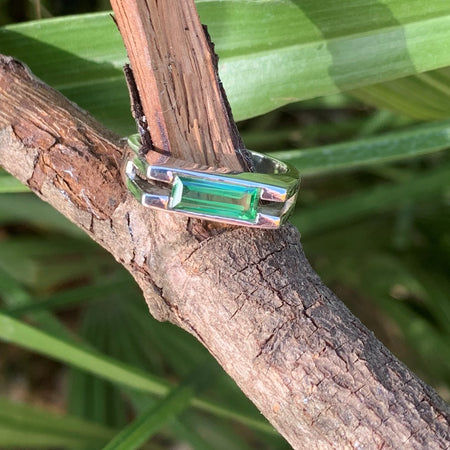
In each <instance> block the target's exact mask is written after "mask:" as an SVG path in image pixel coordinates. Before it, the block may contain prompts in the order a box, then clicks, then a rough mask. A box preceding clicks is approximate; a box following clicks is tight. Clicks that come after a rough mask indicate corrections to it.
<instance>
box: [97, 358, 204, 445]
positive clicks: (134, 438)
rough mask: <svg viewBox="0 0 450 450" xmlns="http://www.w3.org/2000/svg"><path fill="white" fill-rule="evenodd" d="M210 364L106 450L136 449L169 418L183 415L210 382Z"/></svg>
mask: <svg viewBox="0 0 450 450" xmlns="http://www.w3.org/2000/svg"><path fill="white" fill-rule="evenodd" d="M208 366H209V364H204V365H202V366H200V367H199V368H197V369H196V370H194V372H193V373H192V374H191V375H190V376H189V377H188V378H187V379H186V380H185V381H184V382H182V383H181V384H180V385H179V386H177V387H176V388H174V389H172V390H171V391H170V392H169V394H168V395H167V396H166V397H164V398H163V399H161V400H160V401H159V402H158V403H157V404H156V405H155V406H151V407H150V408H149V409H148V410H147V411H146V412H144V413H143V414H142V415H141V416H140V417H138V418H137V419H136V420H135V421H134V422H133V423H131V424H130V425H128V426H127V427H126V428H124V429H123V430H122V431H121V432H120V433H119V434H118V435H117V436H116V437H115V438H114V439H113V440H112V441H111V442H110V443H109V444H108V445H106V446H105V447H104V450H134V449H138V448H141V445H142V444H144V443H145V442H146V441H148V440H149V439H150V438H151V437H152V436H153V435H154V434H155V433H156V432H158V431H159V429H160V428H161V427H162V426H163V425H165V423H166V422H168V421H169V420H170V419H172V418H174V417H175V416H176V415H178V414H179V413H181V412H182V411H183V410H184V409H186V407H187V406H188V404H189V401H190V400H191V399H192V397H193V396H194V394H195V393H196V392H198V391H199V390H200V389H201V388H203V387H204V385H205V384H206V382H207V381H208V375H210V370H209V368H208Z"/></svg>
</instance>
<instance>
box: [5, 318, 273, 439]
mask: <svg viewBox="0 0 450 450" xmlns="http://www.w3.org/2000/svg"><path fill="white" fill-rule="evenodd" d="M0 340H3V341H6V342H9V343H12V344H16V345H19V346H21V347H23V348H26V349H28V350H32V351H35V352H37V353H40V354H42V355H46V356H48V357H51V358H54V359H56V360H58V361H61V362H64V363H66V364H70V365H72V366H74V367H79V368H80V369H82V370H85V371H87V372H90V373H93V374H96V375H98V376H100V377H102V378H104V379H107V380H110V381H113V382H115V383H119V384H121V385H123V386H126V387H129V388H131V389H137V390H140V391H144V392H148V393H151V394H154V395H158V396H162V395H166V394H167V393H168V391H169V388H170V385H169V384H168V383H167V382H166V381H165V380H162V379H160V378H158V377H155V376H151V375H149V374H147V373H145V372H144V371H142V370H139V369H136V368H134V367H131V366H129V365H127V364H124V363H122V362H120V361H117V360H115V359H113V358H109V357H107V356H105V355H102V354H101V353H98V352H96V351H94V350H91V349H88V348H86V347H83V346H81V345H78V344H76V343H70V342H66V341H63V340H61V339H57V338H55V337H53V336H50V335H49V334H46V333H43V332H42V331H39V330H37V329H35V328H33V327H31V326H29V325H26V324H24V323H22V322H20V321H18V320H16V319H13V318H11V317H9V316H7V315H5V314H2V313H0ZM191 404H192V406H195V407H197V408H199V409H201V410H203V411H206V412H210V413H212V414H215V415H217V416H219V417H224V418H228V419H233V420H236V421H239V422H240V423H243V424H245V425H248V426H250V427H252V428H254V429H257V430H260V431H264V432H267V433H274V430H273V428H272V427H271V426H270V425H268V424H267V423H264V422H261V421H259V420H255V419H252V418H250V417H246V416H243V415H242V414H240V413H239V412H236V411H232V410H229V409H226V408H222V407H221V406H218V405H215V404H212V403H209V402H207V401H205V400H202V399H198V398H194V399H193V400H192V402H191Z"/></svg>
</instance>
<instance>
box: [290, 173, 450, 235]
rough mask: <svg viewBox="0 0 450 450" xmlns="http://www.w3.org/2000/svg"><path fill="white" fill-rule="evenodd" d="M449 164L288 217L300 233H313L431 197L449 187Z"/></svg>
mask: <svg viewBox="0 0 450 450" xmlns="http://www.w3.org/2000/svg"><path fill="white" fill-rule="evenodd" d="M448 180H450V165H448V164H447V165H445V166H444V167H441V168H439V169H435V170H432V171H429V172H428V173H427V172H425V173H419V174H415V175H414V176H413V177H411V179H409V180H408V181H406V182H402V183H389V184H387V185H382V186H378V187H375V188H371V189H366V190H361V191H359V192H357V193H355V194H352V195H350V196H346V197H344V198H342V197H339V198H337V199H333V200H328V201H322V202H320V203H319V204H318V205H317V206H314V207H309V208H303V209H300V208H299V211H298V214H295V215H294V216H293V217H292V220H291V221H292V222H293V223H294V225H296V226H297V227H298V229H299V230H300V232H301V233H302V235H309V234H317V233H321V232H323V231H324V230H327V229H330V228H335V227H337V226H339V225H343V224H346V223H348V222H350V221H352V220H356V219H360V218H362V217H365V216H368V215H371V214H374V213H377V212H380V211H386V210H389V209H392V208H394V207H396V206H398V205H401V204H402V203H405V202H410V201H420V200H424V199H426V198H429V197H435V196H437V195H440V194H442V193H445V192H446V191H448V190H449V185H448Z"/></svg>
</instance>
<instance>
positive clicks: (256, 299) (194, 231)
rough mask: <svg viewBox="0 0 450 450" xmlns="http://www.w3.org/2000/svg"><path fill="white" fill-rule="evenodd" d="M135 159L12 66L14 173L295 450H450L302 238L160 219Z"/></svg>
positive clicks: (398, 367) (5, 135)
mask: <svg viewBox="0 0 450 450" xmlns="http://www.w3.org/2000/svg"><path fill="white" fill-rule="evenodd" d="M130 3H132V2H130ZM156 3H157V2H155V4H156ZM159 3H163V2H159ZM151 67H152V68H153V71H154V73H155V74H159V73H160V72H161V71H163V70H165V67H166V66H164V67H159V66H157V67H155V66H151ZM155 76H159V75H155ZM172 101H174V102H175V104H173V105H172V107H171V110H172V111H174V110H177V107H178V106H177V104H176V99H175V98H173V99H172ZM150 107H151V106H150ZM157 108H158V107H157ZM177 111H178V110H177ZM147 114H148V113H147ZM179 114H181V115H183V114H184V113H183V110H182V109H180V110H179ZM161 120H163V121H164V123H165V127H166V129H170V127H171V126H172V125H169V124H168V122H167V121H165V120H166V119H165V118H164V117H162V118H161ZM209 120H212V121H214V120H215V116H214V115H212V116H210V117H209ZM219 120H221V119H219ZM149 123H150V121H149ZM158 130H160V128H158ZM150 131H151V132H153V130H152V129H151V130H150ZM188 135H189V134H188ZM189 136H190V135H189ZM152 137H153V134H152ZM189 139H190V138H189ZM189 142H190V141H189ZM205 145H206V144H205ZM200 147H202V148H204V147H203V144H202V145H201V146H200ZM200 147H197V148H200ZM125 153H126V148H125V147H124V146H123V145H122V144H121V142H120V140H119V139H118V138H117V137H116V136H114V135H112V134H111V133H109V132H108V131H107V130H105V129H104V128H103V127H102V126H101V125H100V124H98V123H96V122H95V121H94V120H93V119H91V118H89V117H88V116H87V115H86V114H85V113H84V112H82V111H80V110H79V109H77V108H76V107H75V106H74V105H73V104H71V103H70V102H69V101H67V100H66V99H64V98H63V97H62V96H61V95H59V94H58V93H56V92H54V91H53V90H51V89H50V88H49V87H47V86H45V85H44V84H42V83H41V82H39V81H37V80H36V79H35V78H33V77H32V76H31V74H30V73H29V72H27V71H26V70H25V68H24V67H23V66H22V65H21V64H20V63H18V62H17V61H14V60H11V59H9V58H6V57H2V58H0V165H2V166H3V167H4V168H5V169H6V170H8V171H9V172H10V173H12V174H13V175H14V176H16V177H17V178H19V179H20V180H21V181H22V182H23V183H25V184H27V185H28V186H30V187H31V188H32V189H33V190H34V191H35V192H36V193H37V194H38V195H39V196H40V197H42V198H43V199H44V200H46V201H48V202H49V203H51V204H52V205H53V206H54V207H55V208H57V209H58V210H60V211H61V212H62V213H63V214H65V215H66V216H67V217H69V218H70V219H71V220H72V221H73V222H75V223H76V224H77V225H78V226H80V227H81V228H83V229H84V230H85V231H86V232H87V233H88V234H89V235H90V236H91V237H92V238H93V239H95V240H96V241H97V242H99V243H100V244H101V245H103V246H104V247H105V248H106V249H107V250H108V251H110V252H111V253H112V254H113V255H114V256H115V258H116V259H117V260H118V261H119V262H121V263H122V264H123V265H124V266H125V267H126V268H127V269H128V270H129V271H130V272H131V274H132V275H133V276H134V278H135V279H136V281H137V282H138V283H139V285H140V286H141V288H142V290H143V292H144V295H145V298H146V301H147V303H148V305H149V309H150V311H151V313H152V314H153V315H154V316H155V317H156V318H158V319H159V320H170V321H171V322H173V323H175V324H177V325H179V326H180V327H182V328H184V329H185V330H187V331H189V332H190V333H192V334H193V335H195V336H196V337H197V338H198V339H199V340H200V341H201V342H202V343H203V344H204V345H205V346H206V347H207V348H208V349H209V351H210V352H211V353H212V354H213V355H214V356H215V358H216V359H217V360H218V361H219V362H220V364H221V365H222V366H223V367H224V369H225V370H226V371H227V372H228V373H229V374H230V375H231V376H232V377H233V378H234V379H235V380H236V382H237V383H238V384H239V386H240V387H241V388H242V390H243V391H244V392H245V393H246V394H247V396H248V397H249V398H250V399H251V400H252V401H253V402H254V403H255V404H256V405H257V407H258V408H259V409H260V410H261V412H262V413H263V414H264V415H265V416H266V417H267V418H268V419H269V420H270V421H271V422H272V424H273V425H274V426H275V427H276V428H277V429H278V430H279V431H280V432H281V433H282V434H283V435H284V436H285V437H286V439H287V440H288V441H289V442H290V443H291V445H292V446H293V447H294V448H298V449H327V448H338V449H344V448H360V449H363V448H364V449H379V448H395V449H409V448H412V449H419V448H422V449H425V448H426V449H443V448H448V446H449V445H450V438H449V420H450V411H449V407H448V405H446V404H445V402H443V401H442V400H441V399H440V397H439V396H438V395H437V394H436V393H435V392H434V391H433V390H432V389H431V388H429V387H428V386H426V385H425V384H424V383H423V382H422V381H421V380H419V379H418V378H417V377H416V376H415V375H414V374H412V373H411V372H410V371H409V370H408V369H407V368H406V367H405V366H404V365H403V364H402V363H400V362H399V361H398V360H397V359H396V358H395V357H394V356H393V355H392V354H391V353H390V352H389V351H388V350H387V349H386V348H385V347H383V345H382V344H381V343H380V342H379V341H377V340H376V338H375V337H374V335H373V334H372V333H371V332H370V331H369V330H367V328H365V327H364V326H363V325H362V324H361V323H360V321H359V320H358V319H357V318H355V317H354V316H353V315H352V314H351V313H350V312H349V311H348V309H347V308H346V307H345V306H344V305H343V304H342V303H341V302H340V301H339V300H338V299H337V298H336V297H335V296H334V295H333V293H332V292H330V291H329V290H328V289H327V288H326V287H325V286H324V285H323V284H322V282H321V281H320V279H319V277H318V276H317V275H316V274H315V273H314V271H313V270H312V268H311V267H310V265H309V264H308V262H307V260H306V258H305V256H304V254H303V251H302V248H301V245H300V237H299V234H298V232H297V231H296V230H295V228H294V227H292V226H289V225H288V226H285V227H283V228H282V229H281V230H278V231H261V230H254V229H246V228H233V227H226V228H209V227H208V225H207V224H204V223H201V222H199V221H193V220H190V219H186V218H180V217H177V216H174V215H167V214H165V213H156V212H152V211H150V210H147V209H145V208H143V207H142V206H140V205H139V204H138V203H137V202H136V201H135V200H134V199H133V198H131V195H130V194H128V193H127V192H126V190H125V188H124V186H123V184H122V182H121V178H120V167H121V164H122V159H123V156H124V154H125Z"/></svg>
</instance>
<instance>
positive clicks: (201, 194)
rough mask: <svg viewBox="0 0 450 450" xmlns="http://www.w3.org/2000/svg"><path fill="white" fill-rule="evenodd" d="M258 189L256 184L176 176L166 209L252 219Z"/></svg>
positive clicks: (256, 204) (257, 197)
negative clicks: (249, 184) (245, 184)
mask: <svg viewBox="0 0 450 450" xmlns="http://www.w3.org/2000/svg"><path fill="white" fill-rule="evenodd" d="M259 191H260V190H259V188H257V187H247V186H239V185H236V184H231V183H226V182H223V181H212V180H206V179H200V178H191V177H183V176H177V177H175V181H174V183H173V185H172V192H171V196H170V208H172V209H174V210H178V211H185V212H192V213H200V214H205V215H210V216H219V217H226V218H230V219H240V220H246V221H248V222H255V221H256V218H257V215H258V201H259V197H260V192H259Z"/></svg>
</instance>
